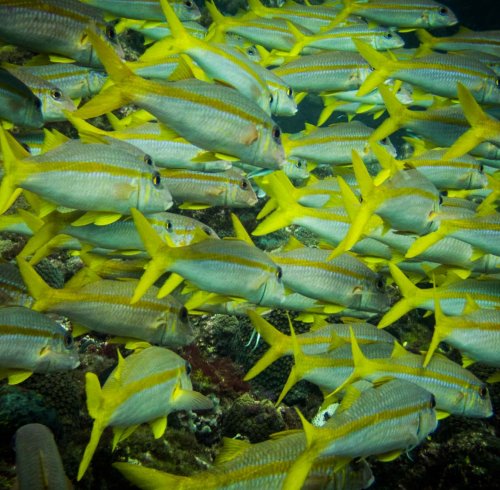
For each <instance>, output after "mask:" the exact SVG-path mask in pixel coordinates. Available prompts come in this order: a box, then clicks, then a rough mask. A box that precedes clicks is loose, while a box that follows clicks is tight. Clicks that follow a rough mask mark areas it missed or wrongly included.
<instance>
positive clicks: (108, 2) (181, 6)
mask: <svg viewBox="0 0 500 490" xmlns="http://www.w3.org/2000/svg"><path fill="white" fill-rule="evenodd" d="M81 1H82V2H83V3H87V4H89V5H93V6H94V7H97V8H100V9H102V10H104V11H106V12H109V13H111V14H115V15H116V16H117V17H126V18H128V19H139V20H159V21H162V20H165V17H164V15H163V11H162V9H161V6H160V4H159V3H158V1H157V0H138V1H136V2H130V1H129V0H81ZM170 2H171V3H172V8H173V10H174V12H175V14H176V15H177V17H179V19H180V20H182V21H188V20H198V19H200V18H201V13H200V9H199V8H198V5H196V3H195V2H193V1H191V0H170Z"/></svg>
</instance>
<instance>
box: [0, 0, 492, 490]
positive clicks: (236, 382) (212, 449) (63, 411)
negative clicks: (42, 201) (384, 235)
mask: <svg viewBox="0 0 500 490" xmlns="http://www.w3.org/2000/svg"><path fill="white" fill-rule="evenodd" d="M440 3H442V4H444V5H447V6H449V7H450V9H451V10H453V12H454V13H455V15H456V16H457V18H458V20H459V25H463V26H466V27H468V28H469V29H473V30H500V18H499V9H498V4H497V2H495V1H494V0H476V1H474V2H470V1H466V0H460V1H459V0H442V1H441V2H440ZM196 4H197V5H198V6H199V7H200V10H201V11H202V21H201V22H202V23H203V24H204V25H205V26H208V25H209V23H210V21H209V16H208V13H207V10H206V8H204V7H205V5H204V2H203V1H201V0H196ZM246 5H247V3H246V2H245V0H229V1H223V0H218V1H217V6H218V8H219V10H220V11H221V12H223V13H224V14H225V15H229V14H235V13H236V11H237V10H238V9H240V8H245V7H246ZM457 30H458V26H454V27H447V28H441V29H434V30H433V35H435V36H441V35H445V34H446V35H451V34H452V33H454V32H455V31H457ZM402 36H403V38H404V39H405V41H406V46H405V47H412V46H416V45H418V41H417V39H416V37H415V35H414V34H413V33H411V32H410V33H403V34H402ZM118 39H119V42H120V44H121V46H122V48H123V49H124V51H125V54H126V56H127V57H129V58H130V59H132V58H133V59H136V58H137V56H138V54H139V53H141V52H142V51H143V50H144V47H143V40H144V38H143V37H142V36H141V35H140V34H138V33H136V32H134V31H131V30H130V31H124V32H123V33H121V34H119V36H118ZM30 57H31V53H30V52H29V51H27V50H24V49H23V48H17V49H16V50H14V51H6V52H0V60H1V61H2V62H10V63H15V64H18V65H22V64H23V62H24V60H28V59H29V58H30ZM321 110H322V102H321V99H320V98H319V97H317V96H311V95H309V96H307V97H306V98H305V99H304V101H302V102H301V103H300V106H299V110H298V112H297V113H296V114H295V115H294V116H293V117H280V116H277V117H273V120H274V121H276V122H277V123H278V125H279V126H280V128H281V130H282V132H284V133H297V132H299V131H302V130H303V129H304V125H305V123H311V124H316V122H317V120H318V116H319V114H320V113H321ZM116 114H118V115H120V117H122V116H125V115H126V114H127V110H126V109H124V110H118V111H116ZM386 117H387V116H386V115H385V114H384V115H383V116H381V118H380V119H377V120H374V119H373V118H372V116H371V115H363V114H361V115H358V116H356V118H355V120H359V121H361V122H363V123H364V124H366V125H368V126H370V127H373V128H376V127H377V126H378V125H380V124H381V122H382V121H383V120H384V119H385V118H386ZM92 122H93V124H94V125H95V126H97V127H99V128H104V129H107V130H109V129H110V125H109V123H108V122H107V121H106V120H105V118H104V117H102V116H100V117H98V118H95V119H93V120H92ZM329 122H330V123H332V122H335V123H337V122H347V117H346V116H345V115H344V114H341V113H338V112H335V113H334V115H333V117H332V119H330V120H329ZM45 127H46V128H51V129H57V130H58V131H60V132H61V133H62V134H64V135H66V136H69V137H71V138H75V137H77V132H76V130H75V129H74V127H73V126H72V125H71V124H70V123H69V122H52V123H46V124H45ZM404 134H405V133H404V131H403V130H399V131H397V132H396V133H394V134H392V135H391V141H392V143H393V144H394V146H395V147H396V149H397V151H398V155H403V154H405V151H407V146H406V145H407V144H406V143H405V141H404V140H403V138H402V136H403V135H404ZM497 168H498V167H497ZM318 173H319V175H321V171H319V172H318ZM264 204H265V199H264V198H260V199H259V202H258V203H257V204H256V205H255V206H253V207H248V208H240V209H236V208H233V209H231V208H229V207H227V206H214V207H211V208H208V209H200V210H193V209H180V208H179V207H178V206H177V205H176V204H175V205H174V207H173V208H171V209H170V210H169V211H170V212H175V213H179V214H182V215H185V216H190V217H193V218H196V219H198V220H199V221H201V222H202V223H204V224H206V225H208V226H210V227H211V228H212V229H213V230H215V232H216V233H217V234H218V235H219V237H221V238H222V237H229V236H234V231H233V223H232V221H231V217H230V213H231V211H234V212H235V213H236V214H237V216H238V217H239V219H240V221H241V222H242V224H243V226H244V228H245V229H246V230H247V231H248V232H249V233H251V232H252V231H253V230H255V228H256V227H257V224H258V220H257V214H258V213H259V212H260V211H261V210H262V208H263V206H264ZM26 207H27V205H26V202H24V201H18V203H16V204H15V205H14V207H13V208H12V209H11V210H10V211H9V213H13V212H15V210H16V209H18V208H26ZM292 231H293V235H294V236H295V237H297V238H299V239H300V240H301V241H302V242H303V243H306V244H307V245H310V246H312V245H316V244H317V239H316V237H315V236H314V234H313V233H312V232H310V231H308V230H306V229H304V228H300V227H299V226H297V225H292V226H291V227H287V228H286V229H281V230H279V231H276V232H273V233H270V234H267V235H265V236H254V237H252V238H253V241H254V243H255V245H256V246H257V247H259V248H260V249H262V250H267V251H269V250H274V249H276V248H278V247H281V246H284V245H285V244H286V243H287V241H288V240H289V237H290V235H291V234H292ZM26 242H27V238H26V237H24V236H22V235H19V234H16V233H12V232H1V231H0V258H1V259H2V262H13V261H14V260H15V258H16V256H17V255H18V254H19V252H21V250H22V249H23V247H24V245H25V244H26ZM80 267H81V261H80V259H79V258H78V257H77V256H73V255H72V254H70V253H68V252H65V251H58V252H54V253H52V254H51V255H50V256H49V257H48V258H45V259H43V260H42V261H41V262H40V263H39V264H38V266H37V271H38V273H39V274H40V275H41V276H42V277H43V278H44V280H45V281H46V282H47V283H48V284H50V285H51V286H52V287H53V288H61V287H62V286H63V285H64V283H65V282H67V281H68V280H69V279H70V278H71V277H72V276H73V275H74V274H75V272H77V271H78V270H79V269H80ZM492 276H493V275H492ZM494 277H495V278H497V279H498V274H496V275H494ZM244 280H245V279H244V278H242V281H244ZM387 294H388V295H389V296H390V301H391V303H394V302H395V301H396V298H397V297H398V292H397V288H396V287H395V286H393V285H391V286H389V287H388V289H387ZM1 298H2V296H1V295H0V299H1ZM497 308H498V306H497ZM297 316H298V313H297V312H290V317H291V319H292V320H293V322H294V323H293V324H294V328H295V331H296V333H297V334H301V333H303V332H306V331H307V330H308V329H309V325H308V323H305V322H301V321H299V320H297V319H296V317H297ZM340 316H341V315H338V316H335V315H331V316H330V317H329V321H331V322H334V321H338V320H339V318H340ZM381 316H382V315H381V314H380V315H377V316H374V317H372V318H370V320H369V321H370V322H371V323H373V324H375V325H376V324H377V322H378V321H379V320H380V318H381ZM266 319H267V320H268V321H269V322H270V323H271V324H272V325H274V326H275V327H276V328H277V329H278V330H280V331H282V332H283V333H285V334H287V335H290V334H291V332H290V329H289V319H288V317H287V314H286V313H285V312H284V311H280V310H278V309H275V310H273V311H272V313H271V314H270V315H268V316H266ZM189 320H190V322H191V325H192V328H193V331H194V332H195V339H194V341H193V342H192V343H190V344H189V345H185V346H182V347H178V348H176V349H174V350H175V352H177V353H178V354H179V355H180V356H181V357H182V358H183V359H185V360H186V361H187V362H188V363H189V365H190V370H191V371H190V378H191V382H192V385H193V390H195V391H196V392H199V393H202V394H203V395H205V396H207V397H209V398H210V399H211V400H212V403H213V409H211V410H206V411H205V410H202V411H196V412H195V411H178V412H173V413H170V414H169V415H168V424H167V429H166V431H165V433H164V435H163V436H162V437H160V438H158V439H154V438H153V436H152V434H151V430H150V428H149V427H148V426H146V425H144V424H143V425H140V426H139V427H138V428H137V430H136V431H135V432H134V433H133V434H132V435H130V437H128V438H127V439H126V440H125V441H123V442H122V443H120V444H118V446H117V447H116V448H115V449H114V450H113V451H112V450H111V447H112V438H113V436H112V433H111V430H109V428H108V430H105V431H104V433H103V435H102V436H101V439H100V442H99V445H98V446H97V448H96V451H95V454H94V456H93V459H92V463H91V466H90V467H89V469H88V471H87V473H86V475H85V476H84V478H83V479H81V480H80V481H78V482H77V481H76V475H77V472H78V466H79V464H80V461H81V458H82V453H83V451H84V449H85V446H86V445H87V443H88V440H89V437H90V431H91V428H92V418H91V417H90V416H89V414H88V412H87V403H86V392H85V374H86V373H87V372H93V373H96V374H97V375H98V377H99V380H100V383H101V385H103V384H104V382H105V380H106V378H107V377H108V376H109V375H110V373H111V372H112V371H113V369H115V368H116V366H117V355H118V354H117V351H118V350H120V351H122V352H123V353H128V351H126V350H125V349H124V347H123V346H122V345H120V344H116V343H109V342H108V341H107V340H108V337H107V336H106V335H104V334H96V333H94V332H91V333H89V334H86V335H85V336H83V337H78V338H77V339H76V340H75V343H76V347H77V349H78V356H79V360H80V365H79V367H78V368H76V369H74V370H71V371H60V372H54V373H45V374H42V373H34V374H33V375H32V376H30V377H29V378H28V379H26V380H25V381H23V382H22V383H21V384H18V385H9V384H8V383H7V381H6V380H4V381H0V490H4V489H11V488H15V487H14V485H15V481H16V453H15V450H14V445H15V442H14V435H15V433H16V431H17V430H18V429H19V428H20V427H22V426H23V425H25V424H29V423H40V424H44V425H46V426H47V427H49V428H50V430H51V431H52V433H53V434H54V438H55V441H56V443H57V446H58V448H59V452H60V455H61V458H62V462H63V465H64V470H65V473H66V475H67V476H68V478H69V480H71V484H72V485H73V488H75V489H82V490H83V489H99V490H101V489H102V490H104V489H109V490H111V489H128V488H137V487H135V486H134V485H132V484H131V483H130V482H129V481H127V480H126V479H125V478H124V477H123V476H122V474H121V473H120V472H119V471H117V470H116V469H115V468H113V467H112V463H115V462H134V463H140V464H142V465H144V466H148V467H151V468H156V469H159V470H161V471H164V472H168V473H173V474H178V475H187V476H189V475H192V474H194V473H196V472H200V471H204V470H207V469H208V468H210V467H211V465H212V464H213V462H214V460H215V457H216V455H217V453H218V452H219V450H220V447H221V444H222V439H223V437H228V438H232V437H235V436H238V437H239V438H242V439H245V440H248V441H250V442H251V443H259V442H262V441H265V440H267V439H269V437H270V435H271V434H273V433H276V432H280V431H285V430H289V429H300V428H301V426H302V425H301V421H300V418H299V416H298V415H297V412H296V410H295V408H294V407H297V408H298V409H300V411H301V413H302V414H303V415H304V416H305V417H306V418H307V419H308V420H311V418H312V417H314V415H315V414H316V412H317V411H318V408H319V407H320V406H321V404H322V401H323V394H322V392H321V391H320V389H319V388H318V387H317V386H316V385H314V384H312V383H309V382H308V381H304V380H303V381H299V382H298V383H297V384H296V385H295V386H294V387H293V388H292V389H291V390H290V391H289V392H288V394H287V395H286V397H285V398H284V400H283V402H282V403H281V404H280V405H279V406H277V407H276V406H275V402H276V400H277V398H278V396H279V394H280V393H281V391H282V389H283V386H284V385H285V383H286V380H287V378H288V376H289V373H290V370H291V368H292V365H293V359H292V358H291V357H290V356H288V357H282V358H281V359H279V360H277V361H276V362H274V363H273V364H272V365H270V366H269V367H268V368H267V369H266V370H265V371H263V372H262V373H260V374H259V375H258V376H256V377H255V378H254V379H252V380H250V381H244V380H243V378H244V376H245V373H247V372H248V371H249V370H250V368H251V367H252V366H254V365H255V363H256V362H257V361H258V360H259V359H260V358H261V357H262V356H263V355H264V354H265V352H266V351H267V349H268V345H267V344H266V342H265V341H264V340H262V339H260V340H259V341H256V339H255V335H254V329H253V327H252V323H251V321H250V320H249V319H248V317H245V316H240V315H228V314H219V313H216V314H208V313H205V314H202V315H199V314H197V315H190V317H189ZM433 326H434V317H433V316H432V315H431V316H430V317H429V316H424V310H421V309H413V310H412V311H410V312H409V313H407V314H405V315H404V316H403V317H402V318H401V319H399V320H398V321H397V323H395V324H394V325H391V326H390V327H388V328H387V329H386V330H388V331H389V332H390V333H391V334H393V335H394V336H395V337H397V338H398V339H399V341H400V342H401V343H402V344H403V345H404V346H405V347H406V348H407V349H408V350H411V351H412V352H419V351H425V350H426V349H427V347H428V345H429V343H430V341H431V338H432V333H433ZM444 352H445V353H446V355H447V357H449V358H450V359H452V360H453V361H455V362H457V363H459V364H460V362H461V356H460V353H459V351H458V350H456V349H453V348H451V347H446V346H445V347H444ZM468 369H469V370H470V371H471V372H472V373H473V374H474V375H476V376H477V377H478V378H479V379H480V380H483V381H485V380H486V379H487V378H488V377H489V376H491V375H492V374H493V373H494V372H495V369H494V368H492V367H488V366H485V365H483V364H480V363H475V364H473V365H471V366H469V367H468ZM488 389H489V394H490V398H491V403H492V406H493V415H492V416H491V417H488V418H477V419H476V418H467V417H459V416H453V415H452V416H450V417H447V418H445V419H442V420H440V421H439V425H438V426H437V429H436V430H435V431H434V432H432V433H431V434H430V435H429V436H428V438H427V440H425V441H424V442H423V443H422V444H420V445H419V446H417V447H415V448H413V449H411V450H410V451H408V452H407V453H405V452H403V454H401V455H400V456H399V457H398V458H397V459H395V460H393V461H390V462H381V461H377V460H376V459H373V458H369V459H368V461H369V464H370V467H371V470H372V472H373V475H374V482H373V483H372V485H371V486H370V488H373V489H387V490H390V489H405V490H406V489H408V490H411V489H419V490H426V489H429V490H431V489H432V490H435V489H436V490H438V489H465V488H473V489H491V488H496V487H498V481H499V478H500V439H499V437H498V431H499V429H500V420H499V415H498V407H500V387H499V384H498V383H496V384H495V383H493V384H488ZM335 488H351V487H348V486H345V487H342V486H339V487H335ZM352 488H361V487H352Z"/></svg>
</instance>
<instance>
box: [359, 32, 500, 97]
mask: <svg viewBox="0 0 500 490" xmlns="http://www.w3.org/2000/svg"><path fill="white" fill-rule="evenodd" d="M354 43H355V44H356V46H357V48H358V51H359V53H360V54H361V55H362V56H363V58H365V60H366V61H368V63H370V65H371V66H373V68H374V71H373V73H371V74H370V75H369V76H368V77H367V78H366V80H365V81H364V82H363V85H362V86H361V87H360V89H359V90H358V94H359V95H365V94H367V93H369V92H371V91H372V90H373V89H374V88H376V87H378V86H379V85H380V83H381V82H382V81H384V80H386V79H387V78H396V79H397V80H402V81H404V82H408V83H411V84H412V85H415V86H417V87H420V88H422V89H424V90H428V91H429V92H431V93H432V94H436V95H441V96H443V97H450V98H452V97H457V96H458V92H457V83H462V84H463V85H464V86H465V87H467V88H468V89H469V90H471V91H472V93H473V95H474V97H475V98H476V99H477V101H478V102H481V103H490V104H499V103H500V94H499V92H498V87H497V79H498V78H497V75H496V74H495V72H494V71H493V70H491V69H490V68H488V67H487V66H486V65H483V64H482V63H481V62H480V61H478V60H476V59H475V58H473V57H470V56H464V55H453V54H442V53H432V54H429V55H425V56H422V57H420V58H414V59H411V60H393V59H392V58H389V57H388V56H386V55H385V54H383V53H380V52H379V51H376V50H375V49H373V48H372V47H371V46H369V45H368V44H365V43H363V42H362V41H359V40H355V41H354Z"/></svg>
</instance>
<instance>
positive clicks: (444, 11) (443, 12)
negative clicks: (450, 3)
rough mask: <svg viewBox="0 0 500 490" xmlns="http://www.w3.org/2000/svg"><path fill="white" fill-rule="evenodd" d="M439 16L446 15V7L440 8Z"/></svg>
mask: <svg viewBox="0 0 500 490" xmlns="http://www.w3.org/2000/svg"><path fill="white" fill-rule="evenodd" d="M438 12H439V15H443V16H444V15H448V9H447V8H446V7H441V8H440V9H439V10H438Z"/></svg>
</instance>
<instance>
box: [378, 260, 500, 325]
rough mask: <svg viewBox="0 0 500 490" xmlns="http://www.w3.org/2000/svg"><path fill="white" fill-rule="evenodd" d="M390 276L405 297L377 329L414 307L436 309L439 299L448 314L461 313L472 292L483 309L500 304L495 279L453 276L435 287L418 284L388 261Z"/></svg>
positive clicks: (389, 312)
mask: <svg viewBox="0 0 500 490" xmlns="http://www.w3.org/2000/svg"><path fill="white" fill-rule="evenodd" d="M388 265H389V270H390V272H391V275H392V277H393V279H394V281H395V283H396V284H397V285H398V287H399V289H400V291H401V294H402V295H403V298H402V299H400V300H399V301H398V302H397V303H396V304H394V305H393V306H392V307H391V309H390V310H389V311H388V312H387V313H386V314H385V315H384V316H383V317H382V319H381V320H380V322H379V324H378V328H385V327H388V326H389V325H392V324H393V323H394V322H395V321H397V320H399V319H400V318H401V317H402V316H403V315H405V314H406V313H408V312H409V311H411V310H412V309H414V308H424V309H426V310H431V311H433V310H434V307H435V301H436V300H439V301H440V305H441V308H442V310H443V312H444V314H445V315H459V314H460V313H461V311H462V310H463V308H464V306H465V304H466V302H467V295H472V296H473V297H474V300H475V301H476V302H477V304H479V305H480V306H481V308H496V307H498V304H499V303H500V295H499V293H500V291H499V290H498V281H497V280H496V279H493V278H488V276H486V278H485V279H465V280H460V279H459V278H457V277H454V276H453V275H451V276H450V277H449V278H448V280H447V281H446V282H444V283H443V284H441V285H440V286H439V287H435V288H432V289H420V288H418V287H416V286H415V285H414V284H413V283H412V282H411V281H410V280H409V279H408V278H407V277H406V276H405V275H404V274H403V273H402V272H401V271H400V270H399V268H398V267H397V266H395V265H394V264H390V263H389V264H388Z"/></svg>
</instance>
